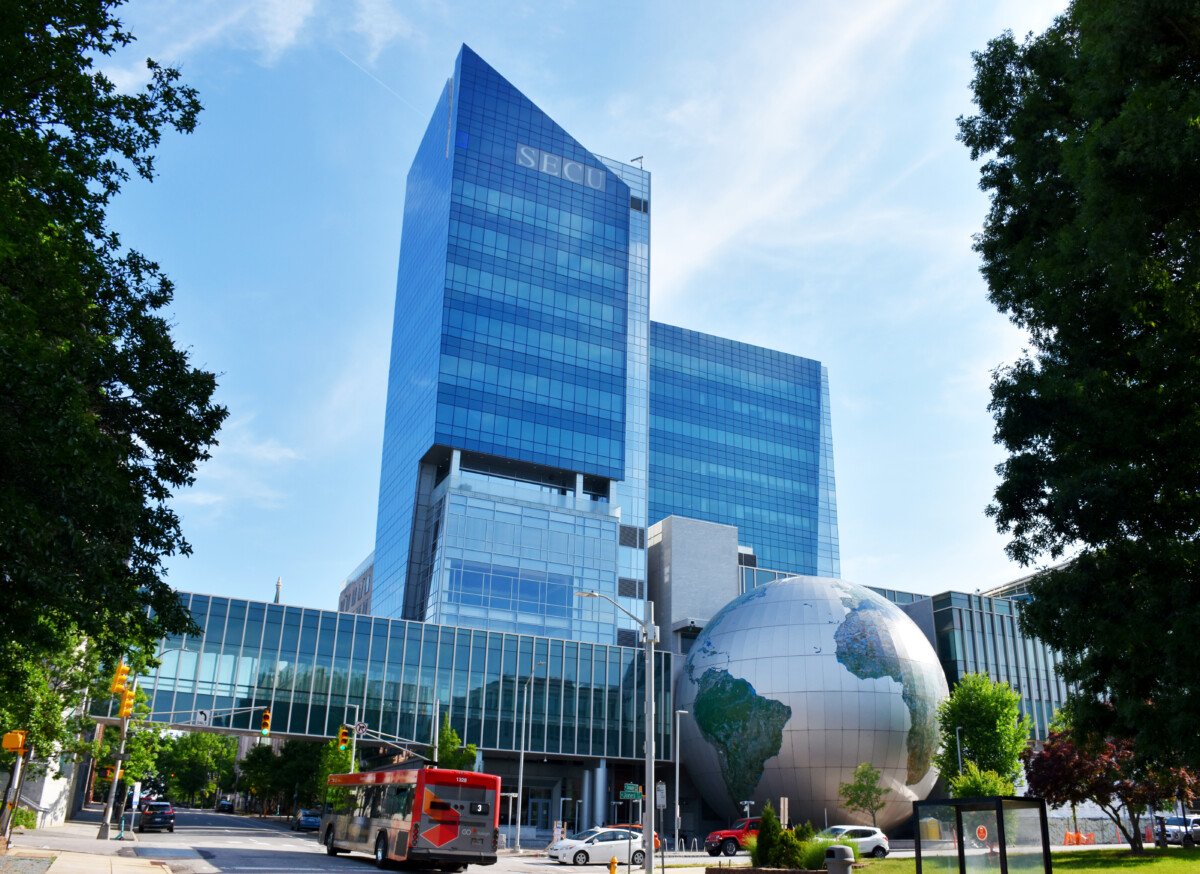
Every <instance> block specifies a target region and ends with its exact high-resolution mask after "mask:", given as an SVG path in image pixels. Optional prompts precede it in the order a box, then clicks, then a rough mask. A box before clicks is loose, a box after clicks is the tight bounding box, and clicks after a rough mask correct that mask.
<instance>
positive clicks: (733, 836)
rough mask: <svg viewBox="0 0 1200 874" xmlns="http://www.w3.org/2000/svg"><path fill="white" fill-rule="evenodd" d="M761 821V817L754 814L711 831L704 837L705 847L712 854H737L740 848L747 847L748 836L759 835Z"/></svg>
mask: <svg viewBox="0 0 1200 874" xmlns="http://www.w3.org/2000/svg"><path fill="white" fill-rule="evenodd" d="M761 822H762V818H761V817H757V816H752V817H750V818H748V819H739V820H737V821H736V822H735V823H734V824H733V825H731V826H730V827H729V828H723V829H717V830H716V831H715V832H709V833H708V837H706V838H705V839H704V849H706V850H707V851H708V854H709V855H710V856H715V855H717V854H718V853H724V854H725V855H726V856H733V855H736V854H737V851H738V850H744V849H746V839H747V838H753V837H757V836H758V826H759V823H761Z"/></svg>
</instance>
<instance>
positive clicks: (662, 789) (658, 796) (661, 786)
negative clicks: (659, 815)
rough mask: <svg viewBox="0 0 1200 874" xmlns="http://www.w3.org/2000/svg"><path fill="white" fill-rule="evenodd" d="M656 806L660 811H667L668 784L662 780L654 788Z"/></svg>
mask: <svg viewBox="0 0 1200 874" xmlns="http://www.w3.org/2000/svg"><path fill="white" fill-rule="evenodd" d="M654 806H655V807H657V808H658V809H659V810H666V809H667V784H666V783H664V782H663V781H662V780H659V781H658V783H657V784H656V785H655V787H654Z"/></svg>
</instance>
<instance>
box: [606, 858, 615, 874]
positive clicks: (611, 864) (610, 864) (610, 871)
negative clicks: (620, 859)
mask: <svg viewBox="0 0 1200 874" xmlns="http://www.w3.org/2000/svg"><path fill="white" fill-rule="evenodd" d="M608 874H617V857H616V856H613V857H612V858H611V859H609V860H608Z"/></svg>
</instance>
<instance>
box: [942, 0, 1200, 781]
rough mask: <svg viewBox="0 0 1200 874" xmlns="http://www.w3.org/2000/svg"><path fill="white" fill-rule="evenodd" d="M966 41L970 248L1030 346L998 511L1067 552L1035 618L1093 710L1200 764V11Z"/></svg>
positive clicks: (1104, 4) (1041, 586)
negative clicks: (978, 201)
mask: <svg viewBox="0 0 1200 874" xmlns="http://www.w3.org/2000/svg"><path fill="white" fill-rule="evenodd" d="M974 58H975V79H974V81H973V83H972V84H973V88H974V92H975V102H976V104H977V106H978V109H979V113H978V114H977V115H975V116H971V117H968V118H961V119H959V129H960V139H961V140H962V141H963V142H964V143H965V144H966V146H967V147H968V148H969V149H970V151H971V155H972V157H973V158H974V159H981V158H984V159H985V161H984V163H983V165H982V168H981V182H980V185H981V187H982V188H983V189H984V190H985V191H988V192H990V195H991V209H990V211H989V213H988V216H987V219H986V222H985V224H984V228H983V231H982V233H981V234H980V235H979V236H978V237H977V239H976V250H977V251H978V252H979V253H980V255H981V256H982V259H983V273H984V276H985V277H986V279H987V283H988V288H989V297H990V299H991V301H992V303H994V304H995V305H996V307H997V308H998V309H999V310H1000V311H1001V312H1002V313H1004V314H1006V315H1007V316H1008V317H1009V318H1010V319H1011V320H1012V321H1013V322H1014V323H1015V324H1016V325H1018V326H1019V327H1021V328H1022V329H1024V330H1025V331H1027V332H1028V335H1029V343H1030V348H1031V351H1027V352H1026V353H1025V354H1023V355H1022V357H1021V358H1020V359H1018V360H1017V361H1016V362H1015V363H1013V364H1011V365H1009V366H1006V367H1001V368H999V369H998V370H997V371H996V372H995V373H994V378H993V382H992V402H991V405H990V410H991V411H992V413H993V415H994V418H995V424H996V427H995V438H996V441H997V442H998V443H1000V444H1001V445H1002V446H1003V447H1004V449H1005V450H1006V452H1007V453H1008V457H1007V459H1006V460H1005V461H1004V462H1003V463H1002V464H1001V465H1000V466H999V467H998V468H997V471H998V472H999V474H1000V477H1001V481H1000V484H999V485H998V487H997V489H996V492H995V499H994V501H993V503H992V504H991V505H990V506H989V508H988V513H989V515H990V516H991V517H992V518H993V519H994V520H995V522H996V525H997V528H998V529H999V530H1000V531H1001V532H1006V533H1009V534H1011V536H1012V539H1011V541H1010V543H1009V544H1008V546H1007V550H1008V553H1009V554H1010V555H1011V556H1012V557H1013V558H1014V559H1016V560H1018V561H1020V562H1021V563H1023V564H1031V563H1033V562H1035V561H1036V560H1038V559H1040V558H1042V557H1048V558H1049V559H1051V560H1055V559H1058V558H1061V557H1063V556H1065V555H1069V554H1070V553H1071V552H1076V553H1077V555H1076V556H1075V557H1074V560H1073V561H1071V562H1070V563H1069V564H1067V565H1066V566H1063V567H1059V568H1055V569H1052V570H1048V571H1044V572H1042V573H1040V574H1039V575H1038V576H1037V577H1036V578H1035V579H1034V581H1033V582H1032V583H1031V585H1030V591H1031V593H1032V595H1033V600H1032V603H1030V604H1029V605H1028V607H1027V608H1026V609H1025V611H1024V613H1023V616H1022V623H1023V627H1024V628H1025V630H1026V631H1027V632H1028V633H1030V634H1033V635H1036V636H1038V637H1040V638H1041V639H1042V640H1047V641H1052V642H1053V644H1054V646H1055V648H1056V650H1058V651H1059V652H1060V653H1061V654H1062V656H1063V663H1062V675H1063V678H1064V679H1065V680H1066V681H1067V683H1068V684H1069V685H1070V686H1072V687H1073V688H1074V692H1075V694H1076V695H1077V697H1078V698H1079V700H1080V701H1081V702H1083V704H1084V706H1083V708H1082V710H1081V714H1080V718H1081V719H1082V723H1081V727H1084V728H1086V729H1087V730H1088V732H1089V733H1096V734H1100V735H1101V736H1105V735H1116V736H1129V737H1134V736H1136V737H1137V748H1138V752H1139V755H1143V756H1146V757H1149V758H1152V759H1158V760H1162V761H1168V762H1169V761H1172V760H1179V761H1186V762H1190V763H1192V764H1193V765H1196V764H1200V733H1197V732H1196V731H1195V730H1194V726H1195V725H1196V724H1197V722H1198V721H1200V675H1197V673H1196V671H1195V670H1194V646H1193V642H1194V641H1195V640H1196V639H1197V632H1198V631H1200V615H1198V614H1197V612H1196V611H1195V610H1194V609H1190V605H1193V604H1195V603H1196V601H1197V598H1198V597H1200V537H1198V536H1197V535H1198V534H1200V503H1198V502H1197V501H1196V495H1197V494H1198V493H1200V417H1197V416H1196V410H1197V409H1198V408H1200V356H1197V355H1196V353H1195V350H1196V349H1197V348H1200V319H1198V318H1197V312H1198V311H1200V248H1198V247H1197V246H1196V238H1197V233H1198V232H1200V212H1198V211H1197V209H1196V198H1195V192H1196V191H1197V190H1200V125H1197V124H1196V118H1197V117H1198V115H1200V77H1197V75H1196V68H1197V62H1198V58H1200V6H1197V5H1196V4H1195V3H1194V2H1191V0H1074V2H1071V3H1070V4H1069V6H1068V8H1067V10H1066V12H1065V13H1064V14H1063V15H1062V16H1060V17H1059V18H1058V19H1056V20H1055V22H1054V23H1053V24H1052V25H1051V27H1050V28H1049V29H1048V30H1047V31H1046V32H1045V33H1043V34H1041V35H1040V36H1037V37H1033V36H1032V35H1031V36H1030V37H1027V38H1026V39H1025V40H1024V42H1022V43H1020V44H1018V43H1017V41H1016V40H1014V39H1013V36H1012V34H1011V33H1006V34H1004V35H1002V36H1000V37H998V38H996V39H994V40H992V41H991V42H990V43H989V44H988V47H987V50H986V51H984V52H981V53H977V54H976V55H975V56H974ZM1179 605H1189V609H1183V610H1180V609H1177V608H1178V607H1179ZM1110 705H1111V706H1110Z"/></svg>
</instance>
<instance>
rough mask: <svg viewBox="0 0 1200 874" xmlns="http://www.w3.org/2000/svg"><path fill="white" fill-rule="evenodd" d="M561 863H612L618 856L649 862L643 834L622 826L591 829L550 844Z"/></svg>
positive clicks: (552, 855) (621, 859)
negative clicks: (612, 859) (610, 860)
mask: <svg viewBox="0 0 1200 874" xmlns="http://www.w3.org/2000/svg"><path fill="white" fill-rule="evenodd" d="M546 855H548V856H549V857H550V858H551V859H553V860H554V861H556V862H558V864H560V865H566V864H567V863H568V862H570V863H571V864H572V865H589V864H608V860H609V859H611V858H613V857H614V856H616V858H617V861H618V862H620V863H621V864H626V863H628V864H630V865H641V864H642V863H643V862H645V861H646V851H645V849H644V848H643V847H642V835H641V833H640V832H633V831H629V830H627V829H621V828H590V829H588V830H587V831H582V832H578V833H577V834H573V835H571V836H570V837H569V838H563V839H562V840H561V841H556V842H555V843H553V844H551V845H550V848H549V849H548V850H547V851H546Z"/></svg>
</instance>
